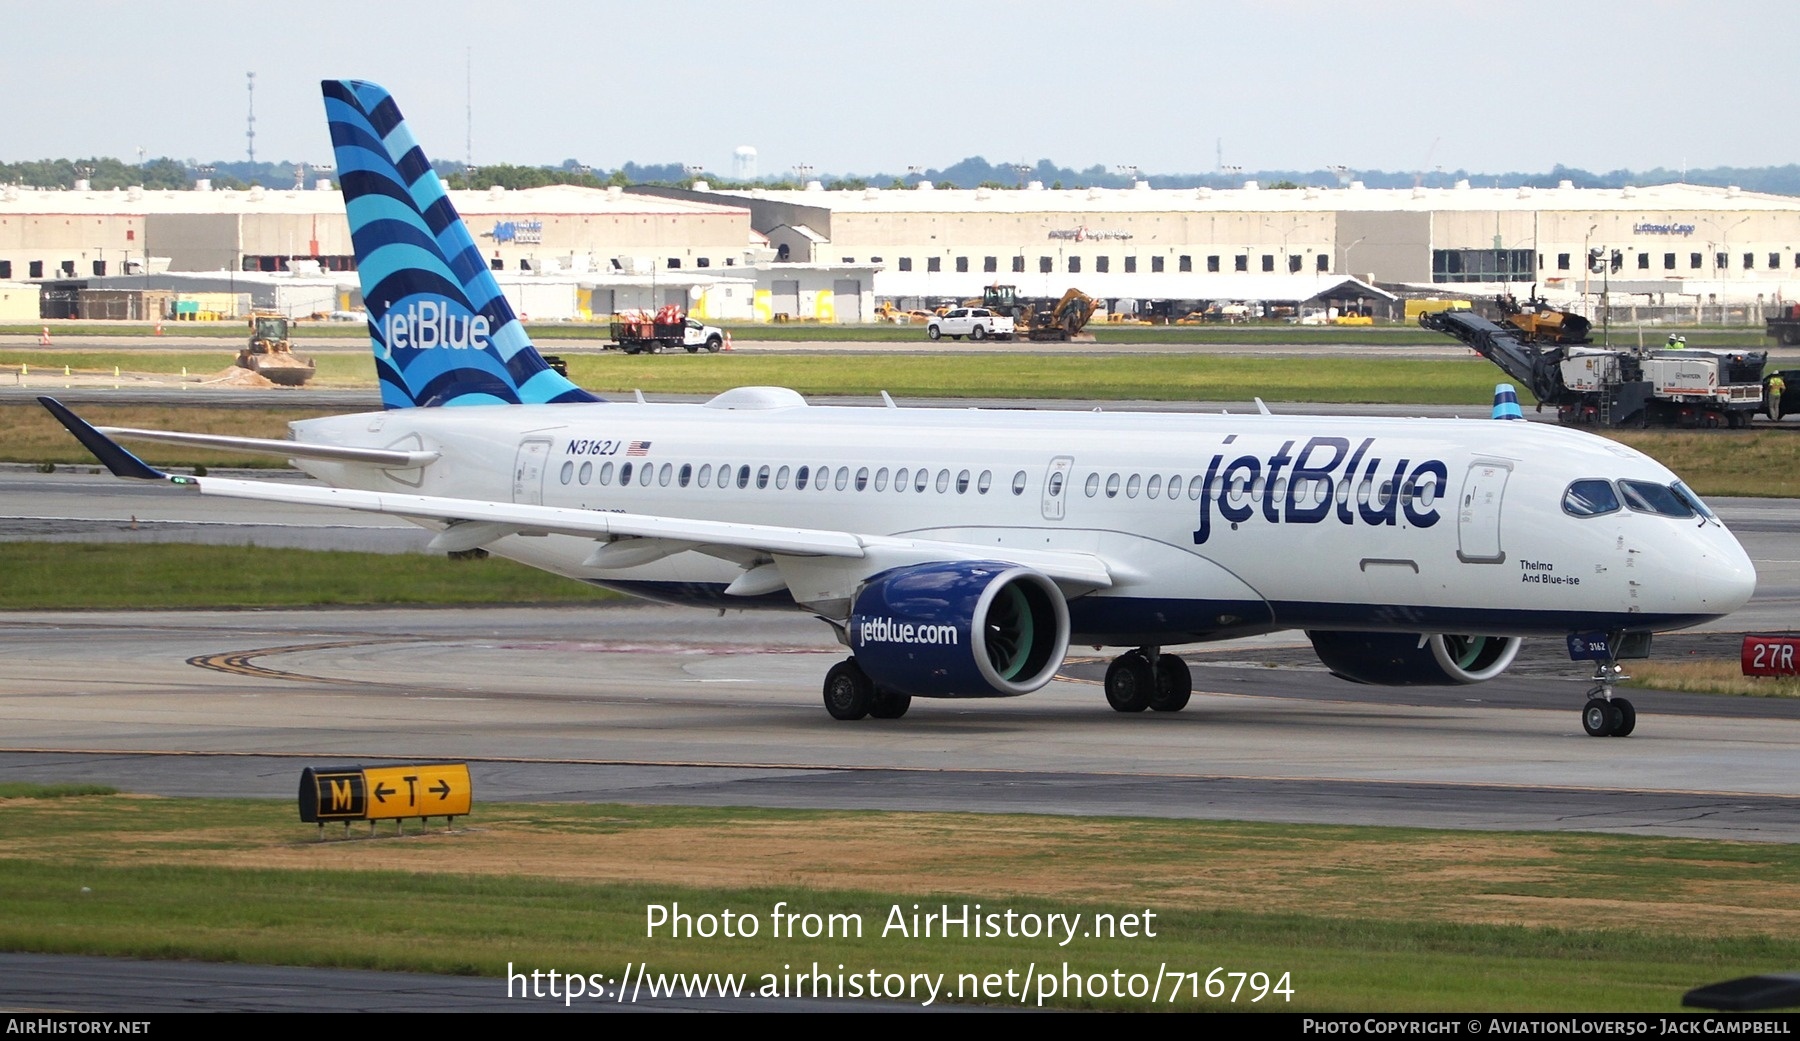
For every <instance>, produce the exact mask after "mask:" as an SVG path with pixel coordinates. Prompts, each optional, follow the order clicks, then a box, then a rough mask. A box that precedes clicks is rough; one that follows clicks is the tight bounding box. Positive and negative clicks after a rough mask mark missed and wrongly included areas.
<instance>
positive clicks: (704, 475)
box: [600, 463, 712, 488]
mask: <svg viewBox="0 0 1800 1041" xmlns="http://www.w3.org/2000/svg"><path fill="white" fill-rule="evenodd" d="M609 465H610V464H609ZM600 483H601V484H605V483H606V471H605V470H604V469H603V470H601V471H600ZM694 483H695V484H698V485H699V486H700V487H702V488H704V487H706V486H707V485H709V484H711V483H712V464H711V463H707V464H705V465H704V466H702V467H700V477H699V479H698V480H696V481H695V482H694Z"/></svg>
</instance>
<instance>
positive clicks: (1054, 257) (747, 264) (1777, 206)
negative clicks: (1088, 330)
mask: <svg viewBox="0 0 1800 1041" xmlns="http://www.w3.org/2000/svg"><path fill="white" fill-rule="evenodd" d="M331 189H332V186H331V185H330V184H329V183H328V182H320V183H319V184H318V185H315V186H314V187H311V188H293V189H285V190H283V189H265V188H253V189H249V190H247V191H214V190H209V189H208V188H207V187H206V186H205V185H204V184H202V185H201V186H200V187H199V188H198V189H196V190H192V191H161V190H157V191H144V190H140V189H130V190H124V191H91V190H83V189H80V188H78V189H77V190H73V191H40V190H31V189H24V188H18V187H9V188H6V189H5V190H4V191H3V192H0V282H16V283H20V284H23V285H26V286H31V285H37V286H40V287H43V288H44V290H45V291H46V292H47V293H49V292H52V291H54V292H60V293H63V294H64V296H63V297H59V299H61V298H67V299H73V297H72V296H68V294H69V293H70V292H72V291H73V289H74V288H85V287H89V286H92V287H111V288H117V289H128V288H129V287H130V286H131V285H132V284H133V283H132V280H133V279H137V280H138V284H139V285H141V287H142V288H143V289H145V290H149V289H151V288H159V289H163V290H171V291H175V292H179V291H180V289H181V286H182V285H183V284H184V279H187V278H189V277H199V276H200V275H201V274H203V273H204V274H205V277H206V278H207V279H208V280H209V281H208V284H209V285H211V284H212V283H213V282H216V281H218V280H219V279H221V278H222V279H224V280H226V284H227V285H229V286H231V287H232V288H233V289H236V288H237V287H236V285H235V283H236V282H237V280H238V279H239V278H240V277H242V278H243V280H244V284H245V285H247V286H257V285H263V284H269V285H279V284H282V283H283V282H284V281H286V282H295V281H303V282H306V283H307V284H309V285H311V286H313V287H314V289H315V290H316V289H317V288H318V287H319V286H329V287H331V291H330V294H329V295H330V296H332V297H334V298H335V302H336V303H337V304H338V305H340V306H341V307H342V308H350V307H354V306H356V304H357V303H358V302H359V301H358V300H357V298H356V286H355V279H354V278H351V277H348V276H349V273H350V272H351V270H352V269H353V267H354V259H353V251H352V249H351V246H350V241H349V229H348V225H347V223H346V221H345V219H344V215H343V210H342V202H341V199H340V196H339V194H338V193H337V192H336V191H335V190H331ZM450 194H451V198H452V200H453V202H454V203H455V204H456V206H457V208H458V210H459V211H460V212H461V213H462V214H463V216H464V218H465V220H466V221H467V222H468V224H469V226H470V229H471V231H472V233H473V234H474V236H475V239H476V242H477V244H478V245H479V247H480V248H481V250H482V252H483V254H484V255H485V256H486V257H487V258H488V262H489V265H490V266H491V267H492V268H493V270H494V272H495V273H496V275H497V276H498V277H499V278H500V279H501V281H502V284H503V285H505V286H506V287H507V290H508V292H509V293H514V292H516V293H518V294H519V295H520V297H522V298H523V302H522V303H521V310H524V311H527V312H528V313H532V314H533V315H535V316H538V317H543V318H563V319H583V318H604V317H605V316H607V315H610V314H611V313H613V312H614V311H616V310H624V309H629V308H635V307H656V306H661V305H662V304H664V303H671V302H673V303H677V304H679V305H681V306H683V307H685V308H687V309H689V310H691V311H693V312H694V313H696V314H697V315H701V316H704V317H710V318H715V319H728V320H772V319H774V320H778V319H779V317H782V316H785V317H787V318H790V319H800V320H824V321H863V320H867V319H869V318H870V317H872V315H873V311H874V307H875V304H876V303H877V301H881V300H892V301H895V302H897V303H899V304H900V305H901V306H903V307H906V306H921V305H923V306H930V305H933V304H936V303H939V302H942V301H945V300H953V299H962V298H967V297H972V296H978V295H979V294H980V292H981V289H982V287H984V286H987V285H990V284H995V283H1001V284H1011V285H1015V286H1017V287H1018V288H1019V291H1020V293H1021V294H1023V295H1025V296H1058V295H1060V294H1061V293H1062V292H1063V291H1064V290H1066V289H1068V288H1070V287H1075V288H1079V289H1081V290H1082V291H1084V292H1086V293H1087V294H1089V295H1090V296H1094V297H1098V298H1100V299H1102V300H1104V301H1106V302H1107V304H1108V306H1109V307H1110V308H1112V309H1113V310H1116V311H1123V312H1128V313H1139V314H1145V313H1148V314H1163V315H1174V316H1179V315H1180V314H1184V313H1186V311H1187V310H1188V309H1190V308H1192V307H1194V306H1196V305H1203V304H1206V303H1211V302H1237V301H1271V302H1272V301H1283V302H1294V303H1304V302H1306V301H1308V300H1312V299H1315V298H1317V297H1318V296H1319V294H1321V293H1326V292H1331V291H1334V290H1337V289H1341V287H1343V286H1345V285H1346V280H1347V279H1350V278H1355V279H1359V280H1361V281H1362V282H1364V283H1369V284H1372V285H1379V286H1381V287H1383V289H1385V290H1389V291H1393V292H1395V293H1400V294H1412V295H1458V296H1482V295H1492V294H1493V293H1496V292H1501V291H1511V292H1514V293H1517V294H1519V295H1524V294H1525V293H1526V292H1528V291H1529V290H1530V288H1531V286H1532V285H1533V284H1535V285H1537V286H1538V287H1539V289H1540V291H1541V292H1543V293H1544V294H1545V295H1547V296H1549V297H1551V298H1552V299H1556V300H1559V301H1573V302H1576V303H1577V304H1578V305H1579V303H1580V302H1581V301H1583V300H1586V301H1588V302H1589V303H1590V304H1592V303H1593V302H1594V301H1597V299H1598V297H1599V295H1600V294H1601V293H1602V291H1603V290H1605V291H1608V292H1610V293H1611V294H1612V296H1611V299H1612V300H1613V301H1614V302H1615V303H1621V302H1635V303H1642V304H1663V305H1670V306H1694V307H1699V306H1705V305H1713V304H1720V305H1723V304H1728V303H1729V304H1755V305H1763V304H1768V303H1771V302H1774V301H1778V300H1783V301H1785V300H1794V299H1800V198H1794V197H1789V196H1778V195H1768V194H1760V193H1754V192H1744V191H1740V190H1738V189H1735V188H1712V187H1704V186H1699V185H1688V184H1669V185H1658V186H1650V187H1639V188H1624V189H1579V188H1574V187H1572V186H1569V185H1568V184H1566V183H1565V184H1564V185H1563V186H1561V187H1558V188H1550V189H1542V188H1481V187H1474V186H1472V185H1470V184H1468V183H1467V182H1459V183H1458V184H1457V185H1456V186H1454V187H1450V188H1414V189H1410V190H1406V189H1401V190H1389V189H1366V188H1363V187H1361V186H1360V185H1359V184H1357V183H1355V182H1352V183H1351V184H1349V185H1348V186H1346V187H1341V188H1282V189H1275V188H1262V187H1259V186H1257V185H1256V184H1255V183H1254V182H1248V183H1246V184H1245V185H1244V186H1243V187H1240V188H1232V189H1209V188H1197V189H1152V188H1150V187H1148V185H1147V184H1142V183H1140V184H1139V185H1138V186H1137V187H1136V188H1134V189H1099V188H1085V189H1058V188H1045V187H1043V186H1041V185H1038V184H1035V183H1034V184H1032V185H1030V186H1028V187H1025V188H1019V189H992V188H981V189H973V190H963V189H944V188H933V187H931V186H929V185H928V184H922V185H921V186H919V187H918V188H909V189H874V188H868V189H856V190H825V189H824V188H823V187H822V186H821V185H819V184H817V183H814V184H812V185H809V186H808V187H807V188H806V189H802V190H792V191H780V190H766V189H758V190H747V191H724V190H713V189H711V188H710V187H709V186H707V185H706V184H705V183H704V182H696V183H695V184H694V185H693V186H691V187H688V188H658V187H647V186H646V187H639V188H630V189H624V190H620V189H617V188H612V189H593V188H580V187H572V186H553V187H546V188H534V189H527V190H521V191H506V190H503V189H499V188H494V189H489V190H486V191H456V192H452V193H450ZM1590 255H1597V256H1598V257H1599V258H1600V259H1601V264H1600V267H1601V269H1602V270H1600V271H1599V272H1594V271H1591V270H1590V269H1589V264H1588V259H1589V257H1590ZM151 276H162V277H161V278H160V279H158V282H157V285H156V286H154V287H153V286H152V285H151V284H150V281H149V279H150V278H151ZM300 295H305V296H307V298H308V299H317V297H318V295H319V294H318V292H313V293H311V294H300ZM1379 296H1380V298H1381V299H1382V300H1386V298H1387V294H1386V293H1383V294H1379ZM46 306H48V305H46Z"/></svg>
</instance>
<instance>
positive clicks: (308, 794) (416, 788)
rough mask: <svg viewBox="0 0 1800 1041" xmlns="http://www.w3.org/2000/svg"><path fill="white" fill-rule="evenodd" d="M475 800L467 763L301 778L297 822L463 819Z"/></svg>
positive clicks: (308, 772)
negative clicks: (420, 818)
mask: <svg viewBox="0 0 1800 1041" xmlns="http://www.w3.org/2000/svg"><path fill="white" fill-rule="evenodd" d="M473 801H474V786H473V785H472V784H471V783H470V781H469V766H468V764H467V763H424V764H419V765H414V766H381V767H374V768H370V769H359V768H350V769H342V770H314V769H313V768H312V767H307V768H306V769H305V770H303V771H302V772H301V774H300V819H301V820H302V821H305V822H306V823H308V824H313V823H323V822H325V821H360V820H369V821H374V820H401V819H404V818H407V817H463V816H467V815H468V812H469V805H470V803H472V802H473Z"/></svg>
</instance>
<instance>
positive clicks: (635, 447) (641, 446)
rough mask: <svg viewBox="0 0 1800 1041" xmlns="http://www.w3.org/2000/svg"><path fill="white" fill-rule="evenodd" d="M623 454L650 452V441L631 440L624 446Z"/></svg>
mask: <svg viewBox="0 0 1800 1041" xmlns="http://www.w3.org/2000/svg"><path fill="white" fill-rule="evenodd" d="M625 454H626V455H649V454H650V442H648V441H633V442H632V443H631V444H630V445H628V446H626V448H625Z"/></svg>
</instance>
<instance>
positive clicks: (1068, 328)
mask: <svg viewBox="0 0 1800 1041" xmlns="http://www.w3.org/2000/svg"><path fill="white" fill-rule="evenodd" d="M968 306H970V307H977V306H979V307H985V308H988V309H989V310H991V311H994V312H995V313H997V314H1003V315H1006V316H1008V317H1010V318H1012V320H1013V330H1014V336H1015V337H1017V338H1018V339H1021V340H1063V341H1079V342H1083V343H1092V342H1093V340H1094V334H1093V333H1084V332H1082V330H1083V329H1085V328H1087V324H1088V322H1089V320H1091V319H1092V318H1093V317H1094V312H1095V311H1096V310H1098V309H1099V307H1100V301H1098V300H1095V299H1094V298H1093V297H1091V296H1088V295H1087V294H1086V293H1083V292H1082V291H1081V290H1079V289H1071V290H1069V291H1068V292H1066V293H1064V294H1063V295H1062V296H1061V297H1060V298H1059V299H1056V300H1051V299H1049V298H1042V299H1035V300H1033V299H1026V298H1023V297H1020V296H1019V290H1018V287H1017V286H999V285H995V286H988V287H987V288H986V289H985V290H983V291H982V294H981V299H980V300H971V301H970V302H969V304H968Z"/></svg>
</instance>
